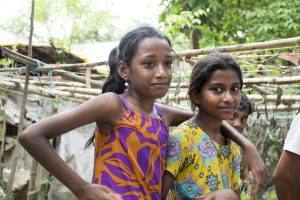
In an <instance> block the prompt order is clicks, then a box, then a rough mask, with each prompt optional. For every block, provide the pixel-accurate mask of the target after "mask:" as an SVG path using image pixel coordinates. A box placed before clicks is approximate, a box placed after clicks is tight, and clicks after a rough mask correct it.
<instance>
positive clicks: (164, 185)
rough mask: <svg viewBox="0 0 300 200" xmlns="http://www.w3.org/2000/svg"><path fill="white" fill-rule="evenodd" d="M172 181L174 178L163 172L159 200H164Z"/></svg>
mask: <svg viewBox="0 0 300 200" xmlns="http://www.w3.org/2000/svg"><path fill="white" fill-rule="evenodd" d="M173 181H174V176H173V175H172V174H171V173H170V172H168V171H167V170H165V172H164V175H163V180H162V190H161V199H163V200H164V199H166V198H167V195H168V193H169V190H170V188H171V185H172V183H173Z"/></svg>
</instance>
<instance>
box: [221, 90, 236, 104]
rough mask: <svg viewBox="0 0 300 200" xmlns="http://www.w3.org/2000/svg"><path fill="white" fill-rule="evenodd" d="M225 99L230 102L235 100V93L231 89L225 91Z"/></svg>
mask: <svg viewBox="0 0 300 200" xmlns="http://www.w3.org/2000/svg"><path fill="white" fill-rule="evenodd" d="M223 101H224V102H228V103H233V102H234V96H233V94H232V93H231V92H230V91H226V92H224V95H223Z"/></svg>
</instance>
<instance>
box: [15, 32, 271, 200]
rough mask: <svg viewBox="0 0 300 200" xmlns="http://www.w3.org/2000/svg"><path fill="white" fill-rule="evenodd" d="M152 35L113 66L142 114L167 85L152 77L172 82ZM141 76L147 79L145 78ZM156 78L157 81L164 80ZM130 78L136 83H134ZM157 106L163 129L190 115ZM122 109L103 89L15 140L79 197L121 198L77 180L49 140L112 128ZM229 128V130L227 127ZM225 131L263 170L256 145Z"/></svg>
mask: <svg viewBox="0 0 300 200" xmlns="http://www.w3.org/2000/svg"><path fill="white" fill-rule="evenodd" d="M148 39H149V38H148ZM151 39H153V40H151ZM151 39H150V41H149V40H146V39H145V40H143V41H142V42H141V43H140V44H139V48H138V51H137V53H136V55H134V57H133V59H132V64H131V69H130V70H129V69H128V68H127V67H126V66H125V65H124V63H122V61H120V62H119V64H118V73H119V74H120V76H122V77H124V78H128V79H129V90H128V93H126V94H125V98H126V100H127V101H128V103H129V105H130V107H132V108H133V109H134V110H136V111H138V112H140V113H144V114H150V113H152V109H153V104H154V101H155V99H156V98H161V97H163V96H164V95H165V93H166V92H167V90H165V89H167V88H168V87H165V86H163V85H155V84H154V85H153V82H154V81H155V82H156V81H157V80H160V81H161V80H167V81H170V80H171V78H170V77H169V76H168V74H170V73H169V70H168V65H169V62H170V58H171V51H170V47H169V45H168V44H167V42H166V41H165V40H161V39H157V38H151ZM143 42H144V43H143ZM141 47H142V48H141ZM148 67H149V68H148ZM151 67H153V68H151ZM141 70H142V71H141ZM145 70H150V72H147V73H145ZM152 70H153V71H152ZM136 78H140V79H141V80H142V81H143V82H141V81H138V80H137V79H136ZM146 80H147V82H144V81H146ZM160 81H159V84H162V82H164V81H162V82H160ZM134 82H136V84H134V85H133V83H134ZM138 83H143V84H146V85H144V86H143V87H140V86H142V85H143V84H138ZM156 83H157V82H156ZM145 88H146V89H145ZM159 106H160V108H161V110H162V112H163V114H164V119H165V122H166V126H167V127H169V126H176V125H179V124H180V123H181V122H183V121H186V120H187V119H189V118H190V117H192V116H193V113H192V112H188V111H183V110H180V109H176V108H172V107H169V106H166V105H159ZM124 111H125V109H124V106H123V104H122V102H121V100H120V98H119V96H118V95H117V94H115V93H105V94H102V95H99V96H97V97H95V98H92V99H90V100H89V101H87V102H85V103H83V104H81V105H79V106H78V107H76V108H74V109H72V110H70V111H66V112H63V113H59V114H57V115H53V116H51V117H49V118H47V119H45V120H42V121H40V122H38V123H35V124H32V125H31V126H29V127H28V128H26V129H25V130H24V131H23V132H22V133H21V135H20V137H19V141H20V143H21V144H22V145H23V147H24V148H25V149H26V150H27V151H28V152H29V153H30V154H31V155H32V156H33V157H34V158H35V159H36V160H37V161H38V162H39V163H40V164H41V165H42V166H43V167H44V168H45V169H47V170H48V171H49V172H50V173H51V174H53V175H54V176H55V177H56V178H57V179H58V180H60V181H61V182H62V183H63V184H64V185H65V186H66V187H68V188H69V189H70V190H71V191H72V192H73V193H74V194H75V195H76V197H77V198H78V199H80V200H94V199H95V200H102V199H105V200H116V199H120V196H119V195H118V194H116V193H115V192H113V191H111V190H110V189H109V188H107V187H106V186H102V185H97V184H92V183H90V182H88V181H86V180H84V179H83V178H81V177H80V176H79V175H78V174H77V173H76V172H74V171H73V170H72V169H71V168H70V167H69V166H68V165H67V164H66V163H65V162H64V161H63V160H62V159H61V158H60V157H59V156H58V154H57V153H56V151H55V150H54V149H53V147H52V146H51V145H50V143H49V139H51V138H55V137H58V136H60V135H62V134H64V133H67V132H68V131H71V130H73V129H76V128H78V127H81V126H83V125H86V124H90V123H94V122H95V123H96V124H97V127H98V128H99V129H100V130H101V131H102V132H104V133H109V131H110V130H111V127H112V126H113V125H114V124H115V123H116V121H117V120H118V119H119V118H120V116H122V114H123V113H124ZM83 116H84V117H83ZM228 128H229V129H230V127H228ZM227 134H228V135H229V136H228V137H229V138H231V139H232V140H234V141H235V142H236V143H238V144H239V145H241V146H242V148H243V149H245V152H248V154H247V155H248V156H246V157H247V158H248V159H247V160H248V164H249V166H252V167H251V168H252V170H256V169H257V170H258V171H259V172H260V173H262V174H265V172H266V171H265V166H264V164H263V162H262V161H261V158H260V157H259V156H258V153H257V151H256V149H255V148H253V146H251V145H253V144H252V143H251V142H249V141H248V140H247V139H246V138H243V137H240V136H239V134H238V133H237V132H235V131H234V129H232V130H230V131H227ZM253 158H254V159H253ZM260 177H262V176H260Z"/></svg>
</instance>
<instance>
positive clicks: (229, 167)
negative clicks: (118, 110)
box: [162, 53, 243, 200]
mask: <svg viewBox="0 0 300 200" xmlns="http://www.w3.org/2000/svg"><path fill="white" fill-rule="evenodd" d="M242 85H243V80H242V73H241V70H240V67H239V65H238V64H237V63H236V61H235V60H234V59H233V58H232V57H231V56H230V55H228V54H222V53H212V54H210V55H208V56H206V57H204V58H203V59H201V60H199V61H198V63H196V64H195V66H194V68H193V71H192V74H191V79H190V86H189V91H188V95H189V98H190V101H191V103H192V105H193V106H194V107H195V108H197V109H198V114H197V115H195V116H194V117H193V118H191V119H190V120H188V121H185V122H184V123H182V124H181V125H179V126H178V127H177V128H175V129H174V130H173V131H172V132H171V134H170V137H169V140H168V144H167V167H166V170H165V173H164V176H163V189H162V191H163V192H162V197H163V198H165V197H166V195H167V193H168V191H169V188H171V190H170V195H169V197H170V198H171V199H195V198H199V199H203V198H204V197H206V196H211V198H213V199H223V200H224V199H238V198H239V190H240V187H241V180H240V160H241V155H240V151H239V148H238V145H237V144H235V143H234V142H233V141H231V140H229V139H228V138H226V137H224V136H223V135H222V133H221V129H220V128H221V124H222V121H223V120H228V119H230V118H232V116H233V114H234V112H235V111H236V109H237V107H238V105H239V102H240V100H241V88H242Z"/></svg>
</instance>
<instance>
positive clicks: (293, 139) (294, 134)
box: [283, 114, 300, 155]
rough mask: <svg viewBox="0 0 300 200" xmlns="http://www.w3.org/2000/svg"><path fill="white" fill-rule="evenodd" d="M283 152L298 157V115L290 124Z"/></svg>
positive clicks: (299, 126) (299, 120)
mask: <svg viewBox="0 0 300 200" xmlns="http://www.w3.org/2000/svg"><path fill="white" fill-rule="evenodd" d="M283 150H286V151H290V152H292V153H295V154H298V155H300V114H298V115H296V117H295V118H294V119H293V121H292V123H291V126H290V130H289V132H288V134H287V136H286V138H285V142H284V146H283Z"/></svg>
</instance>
